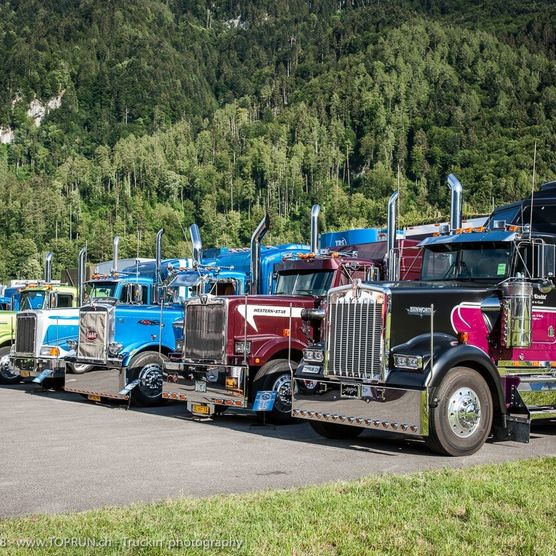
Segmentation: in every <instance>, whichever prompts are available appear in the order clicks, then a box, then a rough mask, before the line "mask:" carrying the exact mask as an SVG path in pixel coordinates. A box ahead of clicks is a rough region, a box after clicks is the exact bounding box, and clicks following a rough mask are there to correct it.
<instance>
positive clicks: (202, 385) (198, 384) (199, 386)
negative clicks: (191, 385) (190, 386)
mask: <svg viewBox="0 0 556 556" xmlns="http://www.w3.org/2000/svg"><path fill="white" fill-rule="evenodd" d="M206 391H207V383H206V382H205V381H204V380H196V381H195V392H206Z"/></svg>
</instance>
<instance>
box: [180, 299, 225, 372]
mask: <svg viewBox="0 0 556 556" xmlns="http://www.w3.org/2000/svg"><path fill="white" fill-rule="evenodd" d="M226 314H227V307H226V304H225V303H224V302H222V303H208V304H206V305H201V304H197V303H191V304H188V305H187V307H186V310H185V337H184V355H185V358H186V359H192V360H200V361H210V362H214V363H223V362H224V350H225V338H226V329H225V327H226Z"/></svg>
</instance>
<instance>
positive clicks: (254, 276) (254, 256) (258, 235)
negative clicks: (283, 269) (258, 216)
mask: <svg viewBox="0 0 556 556" xmlns="http://www.w3.org/2000/svg"><path fill="white" fill-rule="evenodd" d="M269 228H270V216H268V214H265V216H264V218H263V219H262V220H261V221H260V222H259V225H258V226H257V227H256V228H255V231H254V232H253V235H252V236H251V261H250V266H251V268H250V271H251V293H252V294H256V293H259V286H260V281H261V273H260V270H261V269H260V259H261V242H262V240H263V238H264V236H265V235H266V233H267V232H268V230H269Z"/></svg>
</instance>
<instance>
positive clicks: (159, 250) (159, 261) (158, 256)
mask: <svg viewBox="0 0 556 556" xmlns="http://www.w3.org/2000/svg"><path fill="white" fill-rule="evenodd" d="M163 235H164V228H160V230H158V232H157V233H156V247H155V259H156V262H155V269H154V302H155V303H158V302H159V301H160V300H159V297H160V296H159V291H158V287H159V286H160V284H161V282H162V280H161V277H160V271H161V267H162V236H163Z"/></svg>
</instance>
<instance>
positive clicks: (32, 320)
mask: <svg viewBox="0 0 556 556" xmlns="http://www.w3.org/2000/svg"><path fill="white" fill-rule="evenodd" d="M77 306H78V292H77V288H75V287H73V286H68V285H64V284H59V283H57V282H53V281H52V280H51V279H50V278H49V279H48V280H45V281H42V282H41V281H38V282H35V283H31V284H28V285H27V286H25V287H24V288H23V289H22V290H21V291H20V292H19V311H18V312H17V313H13V316H11V317H10V318H11V319H12V322H11V323H10V326H11V327H13V329H12V337H13V338H14V340H15V343H14V342H11V343H10V345H7V346H5V347H3V348H0V384H15V383H17V382H20V381H21V379H22V378H24V377H28V376H31V372H30V371H28V370H27V369H25V370H24V371H23V373H22V372H21V370H22V368H21V366H20V362H21V361H20V360H19V359H16V354H25V357H30V358H31V359H33V360H34V359H35V358H36V357H40V356H41V354H43V352H42V351H41V345H42V338H43V335H45V336H46V337H48V338H51V334H52V330H51V325H53V324H54V322H53V320H52V319H55V320H56V326H57V325H58V323H60V322H62V323H63V328H64V329H65V327H66V326H67V324H68V323H69V320H68V319H71V318H72V315H73V314H74V313H76V309H75V307H77ZM39 315H40V316H39ZM0 319H1V317H0ZM38 321H41V326H42V328H41V331H37V322H38ZM18 330H19V334H17V331H18ZM49 334H50V336H49ZM52 338H53V337H52ZM52 338H51V339H52ZM35 344H36V345H35ZM44 355H46V356H47V358H50V357H51V354H50V352H49V353H48V354H47V353H46V352H44Z"/></svg>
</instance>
